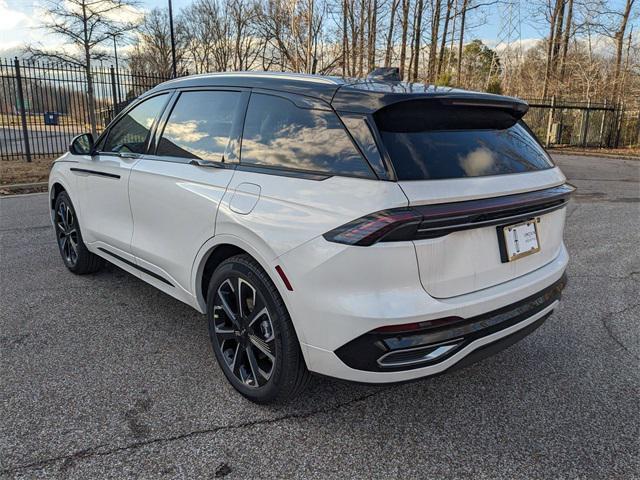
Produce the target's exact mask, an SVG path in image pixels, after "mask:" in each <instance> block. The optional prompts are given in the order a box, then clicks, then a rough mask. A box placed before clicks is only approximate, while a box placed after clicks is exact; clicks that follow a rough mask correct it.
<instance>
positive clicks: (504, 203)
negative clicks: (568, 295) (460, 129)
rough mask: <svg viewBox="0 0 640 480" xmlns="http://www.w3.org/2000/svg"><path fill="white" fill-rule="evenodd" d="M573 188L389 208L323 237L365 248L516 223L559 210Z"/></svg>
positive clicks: (359, 219) (556, 188)
mask: <svg viewBox="0 0 640 480" xmlns="http://www.w3.org/2000/svg"><path fill="white" fill-rule="evenodd" d="M574 191H575V187H573V186H572V185H569V184H567V183H565V184H564V185H560V186H558V187H552V188H547V189H545V190H537V191H533V192H526V193H519V194H515V195H505V196H502V197H491V198H483V199H479V200H468V201H464V202H452V203H440V204H434V205H420V206H415V207H402V208H393V209H388V210H381V211H379V212H375V213H371V214H369V215H365V216H364V217H360V218H357V219H356V220H353V221H351V222H349V223H345V224H344V225H341V226H339V227H337V228H334V229H333V230H331V231H329V232H327V233H325V234H324V238H325V239H326V240H328V241H330V242H336V243H343V244H345V245H356V246H360V247H367V246H370V245H373V244H375V243H377V242H381V241H384V242H399V241H409V240H419V239H424V238H436V237H442V236H444V235H448V234H450V233H453V232H455V231H460V230H467V229H471V228H480V227H486V226H490V225H501V224H509V223H516V222H518V221H521V220H524V219H529V218H532V217H535V216H538V215H544V214H546V213H550V212H553V211H555V210H558V209H560V208H563V207H564V206H565V205H566V203H567V202H568V200H569V197H570V195H571V194H572V193H573V192H574Z"/></svg>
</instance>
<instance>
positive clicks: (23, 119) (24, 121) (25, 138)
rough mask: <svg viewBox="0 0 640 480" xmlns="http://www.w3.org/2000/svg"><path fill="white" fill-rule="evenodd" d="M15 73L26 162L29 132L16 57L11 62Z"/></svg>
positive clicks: (29, 150)
mask: <svg viewBox="0 0 640 480" xmlns="http://www.w3.org/2000/svg"><path fill="white" fill-rule="evenodd" d="M13 66H14V68H15V71H16V83H17V87H18V103H19V108H20V121H21V123H22V141H23V142H24V152H25V154H26V155H27V162H30V161H31V146H30V145H29V130H28V129H27V112H26V110H25V108H24V94H23V93H22V76H21V75H20V61H19V60H18V57H15V59H14V60H13Z"/></svg>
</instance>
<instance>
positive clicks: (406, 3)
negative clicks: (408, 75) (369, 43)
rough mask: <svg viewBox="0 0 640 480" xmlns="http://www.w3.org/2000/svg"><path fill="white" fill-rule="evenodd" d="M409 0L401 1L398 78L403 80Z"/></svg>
mask: <svg viewBox="0 0 640 480" xmlns="http://www.w3.org/2000/svg"><path fill="white" fill-rule="evenodd" d="M409 6H410V3H409V0H402V39H401V43H400V78H402V79H404V70H405V62H406V60H407V32H408V30H409Z"/></svg>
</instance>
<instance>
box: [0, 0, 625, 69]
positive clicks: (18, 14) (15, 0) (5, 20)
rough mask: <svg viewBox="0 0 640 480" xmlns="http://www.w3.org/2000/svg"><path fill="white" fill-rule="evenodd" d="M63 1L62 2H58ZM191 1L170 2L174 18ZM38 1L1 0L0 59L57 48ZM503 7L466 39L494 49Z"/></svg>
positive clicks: (524, 4) (525, 15)
mask: <svg viewBox="0 0 640 480" xmlns="http://www.w3.org/2000/svg"><path fill="white" fill-rule="evenodd" d="M61 1H63V0H61ZM167 1H168V0H141V1H140V7H139V8H140V9H142V10H150V9H152V8H154V7H166V6H167ZM192 1H193V0H173V11H174V15H175V14H176V13H177V12H179V11H180V9H182V8H183V7H186V6H187V5H189V4H191V3H192ZM623 1H624V0H611V1H610V3H611V5H612V6H621V5H622V3H623ZM520 2H521V7H520V16H521V18H522V20H523V21H522V22H521V32H520V37H521V39H522V42H523V44H524V45H525V47H526V46H527V45H533V44H534V43H535V41H536V40H538V39H540V38H542V37H544V36H545V34H546V32H545V31H544V27H543V26H542V25H540V24H535V23H534V22H533V21H531V20H529V19H530V18H531V14H530V12H529V11H527V9H528V8H529V7H528V5H530V3H531V2H529V1H528V0H520ZM41 5H42V2H41V0H0V57H8V56H13V55H16V54H18V53H19V51H20V48H21V46H23V45H24V44H25V43H44V44H45V45H47V46H57V44H56V42H58V43H60V41H59V40H58V39H56V38H55V37H52V36H51V35H48V34H46V33H45V32H43V31H42V30H39V29H38V28H37V16H38V10H40V9H41ZM505 16H506V15H505V8H504V6H499V5H496V6H493V7H490V8H489V9H487V12H486V18H482V19H480V18H477V17H476V19H475V23H476V24H479V26H477V28H474V29H473V31H472V33H471V35H468V38H469V39H470V40H471V39H472V38H479V39H481V40H483V41H484V42H485V43H486V44H488V45H490V46H495V44H496V43H497V39H498V36H499V31H500V27H501V25H500V22H501V18H504V17H505Z"/></svg>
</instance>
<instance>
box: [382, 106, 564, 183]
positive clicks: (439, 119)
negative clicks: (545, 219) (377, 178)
mask: <svg viewBox="0 0 640 480" xmlns="http://www.w3.org/2000/svg"><path fill="white" fill-rule="evenodd" d="M394 110H395V111H388V112H385V109H383V110H381V111H380V112H377V113H376V114H375V115H374V117H375V120H376V124H377V126H378V130H379V131H380V135H381V137H382V142H383V143H384V146H385V148H386V149H387V152H388V153H389V156H390V157H391V162H392V163H393V166H394V168H395V171H396V175H397V176H398V180H428V179H444V178H464V177H482V176H486V175H502V174H508V173H520V172H531V171H535V170H543V169H547V168H551V167H553V164H552V163H551V161H550V159H549V156H548V155H547V153H546V152H545V151H544V149H543V148H542V146H541V145H540V144H539V143H538V141H537V140H536V139H535V137H534V136H533V133H532V132H531V131H530V130H529V128H528V127H527V126H526V125H525V124H524V123H523V122H522V121H518V120H517V119H516V118H513V119H512V120H511V121H509V119H508V118H507V117H506V116H505V115H504V112H502V113H501V114H500V118H491V115H492V114H491V113H490V112H488V111H485V112H482V113H483V116H484V120H482V118H483V116H480V115H477V110H476V112H473V113H476V115H470V116H465V115H460V114H461V113H462V112H460V111H459V110H457V111H455V113H454V112H453V111H447V110H446V109H443V110H440V111H435V110H434V109H425V110H423V113H422V115H423V116H424V117H423V118H424V120H423V121H421V119H420V118H416V117H417V115H416V113H417V112H416V111H415V109H411V108H410V109H408V110H413V111H408V112H407V115H406V116H404V118H403V116H402V115H401V114H399V113H400V112H399V111H398V110H399V109H397V108H396V109H394ZM465 110H466V109H465ZM466 113H471V112H466ZM434 116H435V118H436V121H434V120H433V118H434ZM427 117H431V118H428V119H427ZM447 117H448V119H447ZM465 117H466V118H465ZM470 117H475V118H473V119H472V120H471V121H468V119H469V118H470ZM456 120H457V122H459V123H457V122H456ZM458 125H460V126H459V127H458V128H456V127H457V126H458ZM483 127H484V128H483Z"/></svg>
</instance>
